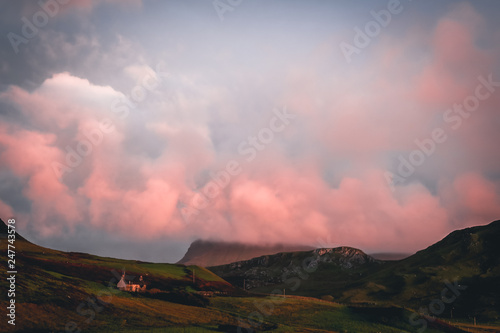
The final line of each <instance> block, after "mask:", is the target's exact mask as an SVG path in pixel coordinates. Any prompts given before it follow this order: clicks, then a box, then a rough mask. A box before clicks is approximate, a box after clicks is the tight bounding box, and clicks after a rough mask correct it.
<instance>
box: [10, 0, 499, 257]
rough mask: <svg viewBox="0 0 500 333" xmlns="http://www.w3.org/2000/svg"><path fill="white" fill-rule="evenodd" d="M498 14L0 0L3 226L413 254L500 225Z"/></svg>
mask: <svg viewBox="0 0 500 333" xmlns="http://www.w3.org/2000/svg"><path fill="white" fill-rule="evenodd" d="M499 16H500V2H498V1H493V0H490V1H488V0H480V1H439V2H437V1H430V0H423V1H411V0H401V1H398V0H390V1H370V2H368V1H366V2H365V1H363V2H362V1H326V0H322V1H320V0H312V1H311V0H307V1H306V0H303V1H299V0H294V1H291V0H280V1H279V0H273V1H267V0H252V1H251V0H215V1H210V0H182V1H181V0H177V1H152V0H151V1H147V0H142V1H141V0H127V1H118V0H105V1H98V0H48V1H40V2H35V1H0V22H1V23H0V217H1V218H2V219H4V220H6V219H8V218H15V219H16V226H17V229H18V231H19V232H20V233H21V234H22V235H24V236H25V237H26V238H28V239H29V240H31V241H33V242H35V243H37V244H39V245H42V246H46V247H51V248H55V249H59V250H64V251H80V252H87V253H92V254H98V255H104V256H110V257H119V258H128V259H139V260H145V261H155V262H176V261H177V260H179V259H180V258H181V257H182V255H183V254H184V253H185V251H186V250H187V248H188V247H189V244H190V243H191V242H192V241H194V240H196V239H211V240H221V241H238V242H245V243H259V244H271V243H277V242H279V243H291V244H304V245H311V246H316V247H335V246H352V247H356V248H360V249H362V250H364V251H365V252H368V253H373V252H404V253H411V252H415V251H417V250H420V249H423V248H425V247H427V246H429V245H431V244H433V243H434V242H436V241H438V240H440V239H442V238H443V237H444V236H446V235H447V234H448V233H449V232H451V231H453V230H456V229H460V228H465V227H469V226H475V225H484V224H487V223H489V222H491V221H493V220H496V219H499V218H500V150H499V148H498V147H499V143H500V132H499V131H498V128H500V113H499V112H500V110H499V109H500V21H498V17H499Z"/></svg>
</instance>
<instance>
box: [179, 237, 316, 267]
mask: <svg viewBox="0 0 500 333" xmlns="http://www.w3.org/2000/svg"><path fill="white" fill-rule="evenodd" d="M313 249H314V248H313V247H312V246H307V245H293V244H284V243H277V244H269V245H259V244H247V243H239V242H224V241H212V240H202V239H198V240H196V241H194V242H193V243H191V245H190V246H189V249H188V250H187V252H186V254H185V255H184V257H183V258H182V259H181V260H179V261H178V262H177V264H183V265H199V266H203V267H208V266H217V265H224V264H230V263H232V262H236V261H242V260H249V259H252V258H255V257H259V256H263V255H269V254H276V253H280V252H295V251H307V250H313Z"/></svg>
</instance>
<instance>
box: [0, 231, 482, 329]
mask: <svg viewBox="0 0 500 333" xmlns="http://www.w3.org/2000/svg"><path fill="white" fill-rule="evenodd" d="M1 224H2V225H3V223H1ZM0 231H1V232H0V240H1V247H2V251H1V255H0V260H3V262H6V261H7V256H6V251H5V249H6V247H7V241H6V238H5V230H3V229H2V230H0ZM15 246H16V251H17V253H16V268H17V271H18V274H17V275H16V287H15V289H16V290H15V293H16V297H15V300H16V325H15V326H12V325H8V324H7V320H5V319H4V320H2V321H1V322H0V331H2V332H14V331H15V332H264V331H268V332H368V333H376V332H389V333H390V332H393V333H401V332H416V331H417V330H418V328H419V327H418V326H415V325H414V324H412V323H411V322H410V320H409V318H410V317H411V316H412V314H413V312H412V311H410V310H408V309H403V308H402V307H398V306H373V305H364V306H361V305H348V304H339V303H334V302H330V301H324V300H319V299H315V298H304V297H297V296H290V295H288V296H286V297H283V296H281V295H279V296H278V295H275V296H272V295H259V294H247V293H245V292H244V291H242V290H240V289H237V288H235V287H233V286H232V285H230V284H229V283H227V282H226V281H225V280H223V279H222V278H220V277H218V276H217V275H215V274H213V273H212V272H210V271H208V270H206V269H204V268H201V267H198V266H188V267H186V266H183V265H176V264H155V263H147V262H140V261H133V260H121V259H113V258H104V257H99V256H93V255H89V254H84V253H71V252H70V253H67V252H61V251H56V250H51V249H47V248H43V247H40V246H37V245H35V244H32V243H30V242H28V241H26V240H23V239H21V238H20V237H18V239H17V240H16V242H15ZM372 264H374V263H372ZM122 270H125V271H126V274H127V279H130V280H134V281H137V277H138V276H140V275H142V276H143V277H144V280H145V281H146V283H147V291H146V292H145V293H130V292H126V291H120V290H118V289H117V288H116V283H117V282H118V279H119V278H120V275H121V273H122ZM193 270H195V277H196V278H195V282H194V283H193V276H192V271H193ZM133 276H135V278H133ZM0 287H1V289H2V293H1V296H0V303H1V304H0V306H1V307H2V308H3V309H6V307H7V305H8V298H7V293H6V292H4V291H7V290H8V289H9V285H8V284H7V283H6V279H2V282H1V284H0ZM238 327H240V328H238ZM426 332H430V333H436V332H463V331H461V330H458V329H457V328H454V327H452V326H450V325H449V324H447V323H445V322H441V321H433V322H431V321H429V325H428V329H427V331H426ZM477 332H487V331H485V330H484V331H477Z"/></svg>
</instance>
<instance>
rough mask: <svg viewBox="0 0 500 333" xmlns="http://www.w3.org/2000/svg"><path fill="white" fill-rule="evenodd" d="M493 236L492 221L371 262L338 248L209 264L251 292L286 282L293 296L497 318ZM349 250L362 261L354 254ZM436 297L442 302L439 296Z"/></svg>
mask: <svg viewBox="0 0 500 333" xmlns="http://www.w3.org/2000/svg"><path fill="white" fill-rule="evenodd" d="M499 239H500V221H495V222H492V223H490V224H489V225H486V226H480V227H473V228H467V229H463V230H458V231H455V232H453V233H451V234H450V235H448V236H447V237H446V238H444V239H443V240H441V241H440V242H438V243H436V244H434V245H432V246H430V247H428V248H427V249H425V250H422V251H419V252H417V253H416V254H415V255H413V256H410V257H408V258H406V259H403V260H400V261H385V262H384V261H377V260H374V259H373V258H371V259H370V257H369V256H367V255H365V254H364V253H363V252H362V251H360V250H356V249H351V250H350V251H346V249H350V248H345V247H344V248H336V249H318V250H314V251H306V252H296V253H293V254H291V253H282V254H277V255H272V256H263V257H259V258H254V259H252V260H249V261H243V262H237V263H232V264H229V265H222V266H217V267H210V269H211V270H212V271H213V272H215V273H216V274H218V275H220V276H222V277H224V278H225V279H226V280H227V281H229V282H232V283H233V284H235V285H238V286H243V284H245V286H246V288H247V289H249V290H251V291H253V292H262V293H269V292H271V290H273V289H279V290H283V289H286V292H287V293H289V294H294V295H301V296H310V297H318V298H320V297H323V298H326V299H333V300H335V301H338V302H342V303H348V304H365V305H366V304H369V305H377V306H380V305H383V306H391V305H396V306H400V307H405V308H411V309H414V310H419V311H421V312H422V313H424V314H431V315H434V316H436V317H438V318H443V319H451V318H452V317H453V319H455V320H459V321H463V322H469V323H470V322H473V320H474V318H475V319H476V321H478V322H481V323H490V324H492V325H498V324H500V288H499V283H500V242H499V241H498V240H499ZM326 250H330V253H326V252H325V251H326ZM321 251H322V252H321ZM353 253H356V255H357V257H358V258H364V260H361V261H359V260H357V261H356V260H355V258H356V256H353ZM325 257H328V259H327V260H325ZM353 258H354V259H353ZM310 263H317V265H316V266H311V265H310ZM345 263H350V264H349V265H346V264H345ZM284 272H288V274H284ZM292 272H293V273H292ZM450 286H451V287H450ZM443 290H444V291H443ZM457 294H458V295H457ZM443 296H444V297H445V300H447V302H443V301H441V302H439V301H440V300H441V299H442V297H443ZM431 304H432V306H434V307H435V308H434V310H433V311H431V308H430V305H431Z"/></svg>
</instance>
